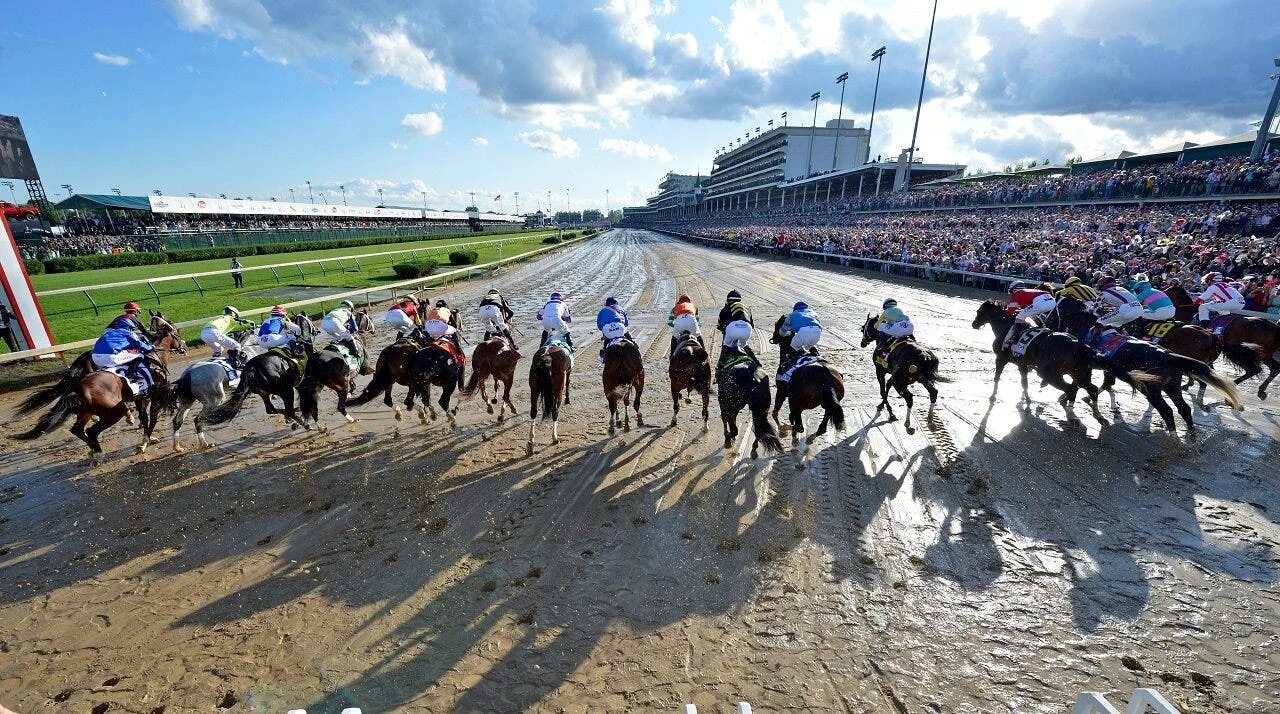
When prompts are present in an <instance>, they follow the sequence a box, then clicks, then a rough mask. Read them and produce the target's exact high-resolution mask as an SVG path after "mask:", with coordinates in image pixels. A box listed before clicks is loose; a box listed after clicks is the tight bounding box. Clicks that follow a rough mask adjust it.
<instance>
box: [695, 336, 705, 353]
mask: <svg viewBox="0 0 1280 714" xmlns="http://www.w3.org/2000/svg"><path fill="white" fill-rule="evenodd" d="M695 337H697V338H698V344H699V345H702V349H704V350H705V349H707V341H706V340H704V339H703V338H702V335H695Z"/></svg>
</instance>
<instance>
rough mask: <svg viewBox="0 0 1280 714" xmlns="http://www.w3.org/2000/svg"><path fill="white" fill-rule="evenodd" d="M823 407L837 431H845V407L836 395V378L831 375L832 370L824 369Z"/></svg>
mask: <svg viewBox="0 0 1280 714" xmlns="http://www.w3.org/2000/svg"><path fill="white" fill-rule="evenodd" d="M822 379H823V384H822V409H823V411H825V412H826V413H827V416H828V417H830V418H831V425H832V426H834V427H835V428H836V430H837V431H844V407H842V406H840V399H839V398H838V397H837V396H836V387H837V384H836V378H835V377H833V376H831V370H828V369H824V370H822Z"/></svg>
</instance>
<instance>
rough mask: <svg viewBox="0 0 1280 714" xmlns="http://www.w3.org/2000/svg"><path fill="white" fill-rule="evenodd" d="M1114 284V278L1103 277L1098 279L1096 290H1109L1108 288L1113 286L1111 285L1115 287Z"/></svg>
mask: <svg viewBox="0 0 1280 714" xmlns="http://www.w3.org/2000/svg"><path fill="white" fill-rule="evenodd" d="M1115 284H1116V279H1115V278H1113V277H1111V276H1110V275H1104V276H1102V278H1100V279H1099V280H1098V289H1099V290H1106V289H1107V288H1109V287H1111V286H1113V285H1115Z"/></svg>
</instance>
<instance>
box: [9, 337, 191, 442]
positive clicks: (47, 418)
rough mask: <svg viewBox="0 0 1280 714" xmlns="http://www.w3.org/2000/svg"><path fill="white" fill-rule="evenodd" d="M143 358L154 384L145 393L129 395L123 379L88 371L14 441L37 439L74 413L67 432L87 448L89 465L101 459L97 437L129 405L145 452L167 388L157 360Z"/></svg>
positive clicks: (125, 412)
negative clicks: (133, 408)
mask: <svg viewBox="0 0 1280 714" xmlns="http://www.w3.org/2000/svg"><path fill="white" fill-rule="evenodd" d="M143 359H145V360H146V361H147V366H148V367H149V368H150V370H151V374H152V376H153V377H154V382H155V384H153V385H152V387H151V390H150V391H148V392H147V393H145V394H142V395H134V394H132V393H131V390H130V389H129V387H128V386H127V385H126V383H125V380H124V378H123V377H121V376H119V375H117V374H115V373H114V372H108V371H105V370H100V371H97V372H91V373H89V374H87V375H85V376H84V377H83V378H81V380H80V383H79V384H77V385H76V386H75V387H73V388H72V389H71V390H70V392H68V393H67V394H64V395H63V396H62V397H61V398H60V399H59V400H58V402H57V403H56V404H55V405H54V406H53V408H52V409H51V410H49V412H48V413H46V414H45V415H44V416H43V417H41V418H40V421H39V422H37V423H36V425H35V426H33V427H32V428H31V429H30V430H29V431H26V432H24V433H22V434H18V435H17V436H15V437H14V438H16V439H21V440H24V441H29V440H32V439H36V438H39V437H41V436H43V435H45V434H47V433H49V431H50V430H52V429H54V428H57V427H58V426H59V425H61V424H62V423H63V422H65V421H66V420H67V418H68V417H70V416H71V415H72V414H75V415H76V422H75V424H73V425H72V427H71V433H72V434H75V435H76V437H77V438H79V439H80V440H81V441H83V442H84V443H86V444H88V445H89V452H90V454H89V463H90V465H94V464H97V463H99V462H101V460H102V458H103V456H102V444H101V442H99V441H98V435H99V434H101V433H102V432H104V431H106V430H107V429H109V428H111V427H112V426H113V425H114V424H115V423H116V422H118V421H120V420H121V419H123V418H124V417H125V415H126V414H127V413H128V411H129V406H130V405H134V406H136V407H137V408H138V415H139V418H140V419H141V421H142V430H143V437H142V443H141V444H139V445H138V447H137V452H138V453H139V454H142V453H145V452H146V450H147V447H148V446H149V445H151V444H152V443H154V441H155V439H154V438H153V437H152V435H151V434H152V432H153V431H155V428H156V420H157V418H158V417H159V415H160V410H161V408H162V405H163V404H165V403H166V402H167V399H168V397H167V396H166V395H165V392H166V391H167V390H168V389H169V385H168V384H167V377H168V373H167V371H166V370H165V367H164V366H163V365H162V364H161V363H160V362H159V360H157V359H155V358H153V357H151V356H147V357H144V358H143ZM94 419H97V422H96V423H94V424H93V425H92V426H89V422H90V421H91V420H94ZM86 427H87V428H86Z"/></svg>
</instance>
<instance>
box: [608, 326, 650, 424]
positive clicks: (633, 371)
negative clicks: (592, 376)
mask: <svg viewBox="0 0 1280 714" xmlns="http://www.w3.org/2000/svg"><path fill="white" fill-rule="evenodd" d="M601 381H602V382H604V396H605V399H607V400H608V401H609V433H610V434H615V433H617V430H618V421H619V416H618V405H619V404H621V405H622V416H621V421H622V430H623V431H631V413H630V412H628V411H627V406H628V404H627V403H628V402H631V406H632V407H633V408H634V409H635V410H636V426H644V416H643V415H641V414H640V396H641V395H642V394H643V393H644V360H643V358H641V356H640V347H639V345H637V344H636V343H635V342H633V341H631V340H629V339H627V338H625V337H624V338H622V339H620V340H615V341H614V342H613V343H611V344H610V345H609V346H607V347H605V349H604V372H603V374H602V375H601ZM633 396H634V397H635V400H634V401H632V397H633Z"/></svg>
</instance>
